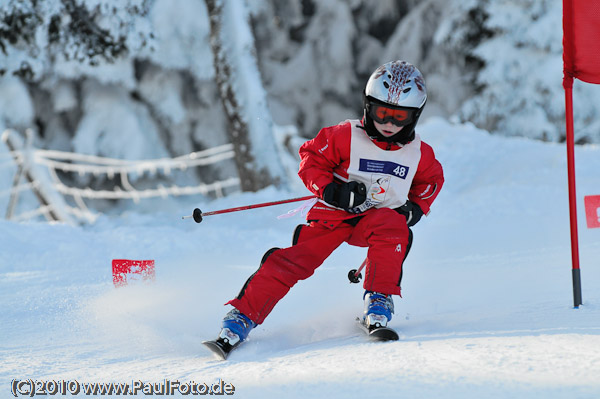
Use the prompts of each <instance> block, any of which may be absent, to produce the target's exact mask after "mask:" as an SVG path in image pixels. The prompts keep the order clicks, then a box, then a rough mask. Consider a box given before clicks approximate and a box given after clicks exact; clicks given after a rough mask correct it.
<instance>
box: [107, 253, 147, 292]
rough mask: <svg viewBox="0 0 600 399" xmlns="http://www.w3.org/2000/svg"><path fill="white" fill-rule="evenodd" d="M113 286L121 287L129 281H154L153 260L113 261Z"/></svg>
mask: <svg viewBox="0 0 600 399" xmlns="http://www.w3.org/2000/svg"><path fill="white" fill-rule="evenodd" d="M112 274H113V284H114V285H115V287H122V286H124V285H127V284H128V283H129V282H131V281H137V280H140V279H141V280H142V281H154V278H155V272H154V260H131V259H113V261H112Z"/></svg>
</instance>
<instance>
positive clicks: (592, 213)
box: [583, 195, 600, 229]
mask: <svg viewBox="0 0 600 399" xmlns="http://www.w3.org/2000/svg"><path fill="white" fill-rule="evenodd" d="M583 202H584V203H585V220H586V221H587V227H588V229H593V228H595V227H600V195H588V196H585V197H583Z"/></svg>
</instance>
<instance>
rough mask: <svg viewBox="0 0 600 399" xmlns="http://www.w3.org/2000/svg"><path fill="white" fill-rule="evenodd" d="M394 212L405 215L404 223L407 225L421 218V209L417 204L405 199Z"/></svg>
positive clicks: (413, 223) (411, 224)
mask: <svg viewBox="0 0 600 399" xmlns="http://www.w3.org/2000/svg"><path fill="white" fill-rule="evenodd" d="M396 212H398V213H400V214H402V215H404V216H406V224H407V225H408V227H412V226H414V225H415V224H417V222H418V221H419V220H421V216H423V211H422V210H421V208H420V207H419V205H417V204H415V203H414V202H412V201H406V203H405V204H404V205H402V206H401V207H400V208H396Z"/></svg>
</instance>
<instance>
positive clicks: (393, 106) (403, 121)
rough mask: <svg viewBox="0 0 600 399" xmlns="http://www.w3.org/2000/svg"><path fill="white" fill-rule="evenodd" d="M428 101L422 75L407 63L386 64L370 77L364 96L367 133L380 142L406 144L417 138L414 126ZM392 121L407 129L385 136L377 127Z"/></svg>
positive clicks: (394, 62)
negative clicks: (377, 123)
mask: <svg viewBox="0 0 600 399" xmlns="http://www.w3.org/2000/svg"><path fill="white" fill-rule="evenodd" d="M426 101H427V89H426V87H425V80H424V79H423V75H421V72H419V70H418V69H417V68H416V67H415V66H414V65H412V64H409V63H408V62H406V61H393V62H388V63H386V64H383V65H382V66H380V67H379V68H377V70H375V72H373V74H372V75H371V77H370V78H369V80H368V81H367V85H366V87H365V91H364V96H363V106H364V118H365V120H364V125H365V130H366V131H367V134H369V136H371V138H373V139H375V140H379V141H386V142H398V143H401V144H406V143H408V142H410V141H412V140H414V137H415V126H416V124H417V121H418V120H419V117H420V116H421V111H422V110H423V107H424V106H425V102H426ZM373 120H375V121H377V122H379V123H387V122H392V123H394V124H395V125H397V126H404V128H403V129H402V130H401V131H400V132H398V133H397V134H395V135H393V136H391V137H385V136H383V135H382V134H381V133H379V131H378V130H377V129H376V128H375V126H374V124H373Z"/></svg>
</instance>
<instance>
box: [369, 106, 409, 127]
mask: <svg viewBox="0 0 600 399" xmlns="http://www.w3.org/2000/svg"><path fill="white" fill-rule="evenodd" d="M415 111H416V110H414V109H411V108H395V107H390V106H386V105H383V104H376V103H372V102H371V103H370V104H369V106H368V113H369V116H370V117H371V118H372V119H373V120H374V121H375V122H377V123H382V124H385V123H388V122H392V124H394V125H395V126H406V125H408V124H410V123H411V122H412V121H413V118H414V114H415Z"/></svg>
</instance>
